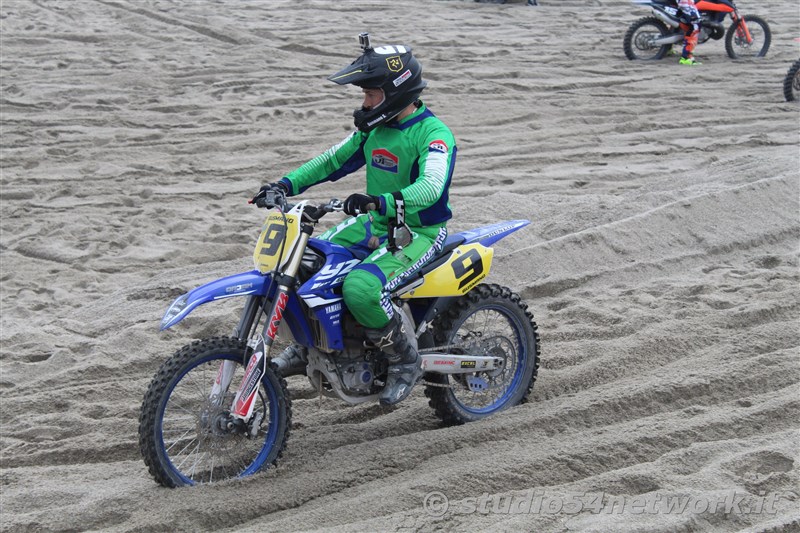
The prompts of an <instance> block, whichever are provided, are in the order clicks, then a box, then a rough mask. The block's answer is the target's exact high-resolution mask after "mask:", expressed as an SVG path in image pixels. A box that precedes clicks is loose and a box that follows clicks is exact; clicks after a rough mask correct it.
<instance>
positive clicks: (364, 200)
mask: <svg viewBox="0 0 800 533" xmlns="http://www.w3.org/2000/svg"><path fill="white" fill-rule="evenodd" d="M379 205H380V200H379V199H378V197H377V196H373V195H371V194H361V193H355V194H351V195H350V196H348V197H347V199H346V200H345V201H344V207H343V209H342V210H343V211H344V212H345V213H347V214H348V215H350V216H353V217H354V216H357V215H360V214H362V213H366V212H367V211H374V210H376V209H378V206H379Z"/></svg>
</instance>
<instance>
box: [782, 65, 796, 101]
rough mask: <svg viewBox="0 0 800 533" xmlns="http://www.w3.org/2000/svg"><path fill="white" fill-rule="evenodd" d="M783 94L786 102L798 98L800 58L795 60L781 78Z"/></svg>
mask: <svg viewBox="0 0 800 533" xmlns="http://www.w3.org/2000/svg"><path fill="white" fill-rule="evenodd" d="M783 96H785V97H786V101H787V102H792V101H794V100H798V99H800V59H798V60H797V61H795V62H794V63H793V64H792V66H791V67H789V72H787V73H786V77H785V78H783Z"/></svg>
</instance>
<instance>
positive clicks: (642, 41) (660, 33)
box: [622, 17, 672, 61]
mask: <svg viewBox="0 0 800 533" xmlns="http://www.w3.org/2000/svg"><path fill="white" fill-rule="evenodd" d="M669 33H670V31H669V30H668V29H667V26H666V25H665V24H664V23H663V22H661V21H660V20H658V19H657V18H655V17H644V18H641V19H639V20H637V21H636V22H634V23H633V24H631V25H630V27H629V28H628V31H627V32H626V33H625V38H624V39H623V40H622V48H623V49H624V50H625V57H627V58H628V59H630V60H631V61H633V60H634V59H644V60H655V59H663V58H664V56H665V55H667V52H668V51H669V49H670V48H671V47H672V45H671V44H665V45H663V46H658V45H656V44H653V43H654V41H655V40H656V39H660V38H662V37H666V36H667V35H669Z"/></svg>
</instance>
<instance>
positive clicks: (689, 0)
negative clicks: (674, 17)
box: [678, 0, 702, 65]
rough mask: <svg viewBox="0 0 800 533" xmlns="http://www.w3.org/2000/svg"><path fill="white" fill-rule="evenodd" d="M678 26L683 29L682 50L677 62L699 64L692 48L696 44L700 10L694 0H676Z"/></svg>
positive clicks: (698, 33) (698, 32)
mask: <svg viewBox="0 0 800 533" xmlns="http://www.w3.org/2000/svg"><path fill="white" fill-rule="evenodd" d="M678 11H679V18H678V20H679V21H680V28H681V30H683V33H684V37H683V52H682V53H681V58H680V60H678V63H680V64H681V65H701V64H702V63H700V62H699V61H697V60H696V59H695V58H694V48H695V46H697V37H698V36H699V35H700V20H701V17H700V11H698V10H697V6H696V5H695V3H694V0H678Z"/></svg>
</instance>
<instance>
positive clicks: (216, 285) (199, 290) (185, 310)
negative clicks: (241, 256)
mask: <svg viewBox="0 0 800 533" xmlns="http://www.w3.org/2000/svg"><path fill="white" fill-rule="evenodd" d="M271 279H272V278H271V277H270V276H265V275H263V274H261V273H260V272H259V271H258V270H253V271H250V272H243V273H241V274H234V275H233V276H228V277H226V278H222V279H218V280H216V281H212V282H210V283H206V284H205V285H201V286H199V287H196V288H194V289H192V290H191V291H189V292H187V293H186V294H184V295H182V296H179V297H178V298H176V299H175V301H174V302H172V305H170V306H169V309H167V312H166V313H164V318H162V319H161V331H164V330H165V329H169V328H171V327H172V326H174V325H175V324H177V323H178V322H180V321H181V320H183V319H184V318H186V316H187V315H188V314H189V313H191V312H192V311H193V310H194V308H195V307H197V306H199V305H202V304H204V303H206V302H212V301H215V300H222V299H223V298H232V297H233V296H249V295H251V294H259V295H263V294H264V293H265V292H266V290H267V288H268V287H269V282H270V280H271Z"/></svg>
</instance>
